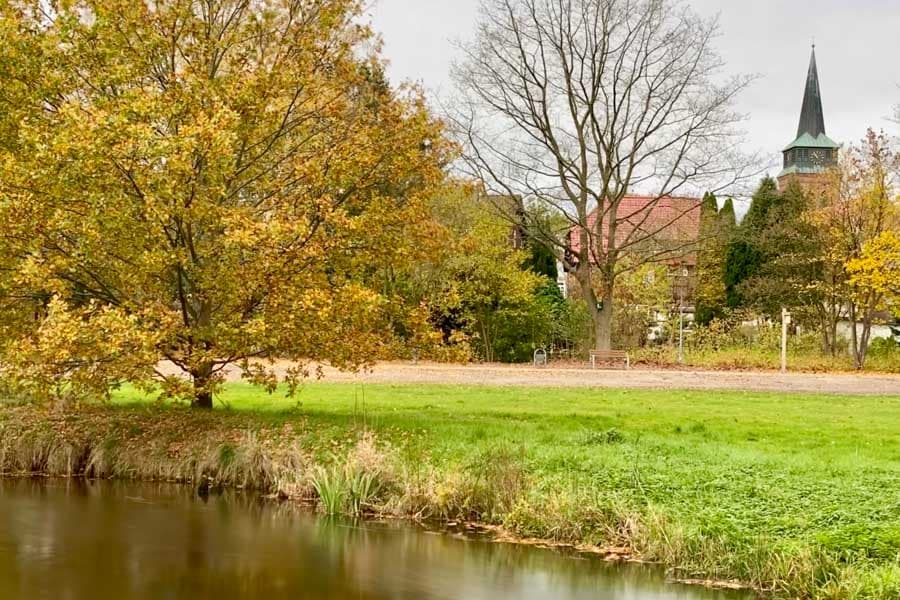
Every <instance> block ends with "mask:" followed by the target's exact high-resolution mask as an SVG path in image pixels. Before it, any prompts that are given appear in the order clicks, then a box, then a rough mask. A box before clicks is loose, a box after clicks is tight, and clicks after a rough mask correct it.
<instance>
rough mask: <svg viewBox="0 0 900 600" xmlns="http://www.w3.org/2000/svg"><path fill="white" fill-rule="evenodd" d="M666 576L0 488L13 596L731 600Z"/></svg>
mask: <svg viewBox="0 0 900 600" xmlns="http://www.w3.org/2000/svg"><path fill="white" fill-rule="evenodd" d="M747 597H748V596H747V595H746V594H736V593H726V592H716V591H709V590H705V589H701V588H691V587H687V586H679V585H674V584H669V583H666V582H665V580H664V578H663V577H662V575H661V574H660V573H659V571H658V570H656V569H649V568H642V567H636V566H635V567H632V566H627V567H622V566H614V565H610V564H607V563H605V562H603V561H601V560H597V559H593V558H583V557H577V556H572V555H565V554H561V553H558V552H554V551H550V550H542V549H538V548H531V547H525V546H516V545H509V544H499V543H492V542H489V541H486V540H473V539H460V538H458V537H455V536H450V535H445V534H436V533H432V532H428V531H425V530H423V529H421V528H419V527H415V526H411V525H408V524H402V523H377V522H352V521H343V520H334V519H324V518H321V517H316V516H315V515H311V514H309V513H306V512H304V511H302V510H299V509H297V508H296V507H293V506H289V505H280V504H277V503H274V502H271V501H266V500H263V499H258V498H254V497H252V496H244V495H238V494H226V495H221V496H210V497H209V498H206V499H201V498H198V497H196V495H194V494H193V493H192V492H191V490H190V489H188V488H185V487H182V486H174V485H155V484H151V485H148V484H141V485H136V484H123V483H109V482H105V483H100V482H84V481H77V480H71V481H70V480H33V479H13V480H0V598H3V599H19V598H22V599H26V598H27V599H29V600H37V599H45V598H46V599H53V600H57V599H61V600H68V599H72V600H75V599H82V598H85V599H87V598H90V599H91V600H112V599H115V600H120V599H128V598H136V599H145V598H146V599H153V600H167V599H182V598H184V599H188V598H190V599H204V598H214V599H216V600H230V599H244V598H261V599H266V600H269V599H274V598H292V599H309V600H318V599H329V600H350V599H354V600H406V599H409V600H413V599H415V600H437V599H465V600H482V599H485V600H487V599H491V600H505V599H509V600H512V599H516V600H531V599H535V600H536V599H542V600H547V599H562V600H574V599H579V600H580V599H588V598H590V599H595V598H602V599H609V600H626V599H627V600H663V599H664V600H712V599H717V600H725V599H729V600H732V599H743V598H747Z"/></svg>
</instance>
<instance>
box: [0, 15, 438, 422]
mask: <svg viewBox="0 0 900 600" xmlns="http://www.w3.org/2000/svg"><path fill="white" fill-rule="evenodd" d="M361 7H362V3H361V2H359V1H357V0H159V1H149V0H146V1H134V0H72V1H65V2H63V1H60V2H46V1H43V0H40V1H39V0H20V1H16V0H0V222H2V223H3V228H2V231H0V267H2V270H0V338H2V341H0V362H2V364H3V370H4V372H5V373H4V374H5V375H6V376H7V377H8V378H10V377H11V378H13V379H15V380H16V381H17V382H18V384H20V385H23V386H26V387H28V388H29V389H30V391H31V392H32V393H34V394H39V393H49V392H50V391H51V390H56V391H57V392H59V391H63V392H65V393H66V394H76V395H77V394H84V393H104V392H105V391H106V390H108V389H109V387H110V386H112V385H115V384H116V383H118V382H122V381H129V382H133V383H135V384H138V385H142V386H146V387H147V388H149V387H150V386H151V385H158V384H160V383H162V387H163V390H164V393H165V394H167V395H169V396H176V397H184V398H188V399H190V400H191V401H192V403H193V404H194V405H195V406H198V407H205V408H209V407H211V406H212V398H213V393H214V392H215V390H216V388H217V386H218V385H219V383H220V381H221V377H222V371H223V369H225V368H226V367H227V366H229V365H237V366H239V367H241V368H242V370H243V373H244V375H245V376H246V377H247V378H248V379H250V380H251V381H253V382H255V383H260V384H264V385H266V386H268V387H269V388H270V389H273V388H274V385H275V384H276V383H277V379H276V376H275V373H274V372H273V371H271V370H270V369H269V368H268V367H267V366H265V363H264V362H262V363H261V362H260V361H258V360H255V359H266V358H272V357H286V358H296V359H309V360H328V361H331V362H332V363H334V364H337V365H339V366H352V365H355V364H358V363H360V362H361V361H364V360H366V358H368V357H370V356H371V353H372V352H373V351H374V350H375V349H377V347H378V346H379V344H381V343H383V339H384V329H383V325H384V310H383V308H384V305H385V300H384V298H383V297H382V296H381V295H380V294H379V293H378V292H377V291H376V290H374V289H372V287H371V286H367V285H365V283H364V282H365V279H364V278H362V277H359V273H360V272H361V271H362V270H364V269H365V268H366V266H367V265H370V264H372V263H373V262H376V261H377V262H378V263H379V264H387V263H389V262H390V261H392V260H395V259H402V258H403V256H404V255H405V253H406V252H407V250H408V248H409V246H410V245H411V244H414V243H415V239H414V236H415V235H416V234H415V232H416V231H417V227H416V224H417V222H418V221H420V220H421V219H423V218H425V215H426V211H425V210H424V209H423V205H424V202H423V201H424V199H425V198H427V197H428V196H429V195H430V194H431V190H432V189H433V188H434V187H435V186H436V185H437V184H439V183H440V181H441V180H442V167H443V165H444V164H445V163H446V161H447V160H448V154H449V151H450V148H449V147H448V145H447V144H446V143H445V142H443V141H442V140H443V138H442V133H441V127H440V124H439V123H438V122H436V121H435V120H434V119H432V117H431V116H430V115H429V113H428V111H427V110H426V108H425V106H424V103H423V100H422V98H421V97H420V95H419V94H418V93H416V92H415V91H414V90H405V91H402V90H401V91H398V90H395V89H392V88H391V87H390V86H389V85H388V84H387V83H386V81H385V79H384V76H383V65H382V63H381V61H380V59H379V57H378V54H377V43H376V40H375V39H374V38H373V35H372V33H371V31H370V30H369V29H368V28H367V27H365V26H364V25H361V24H360V20H359V18H358V17H359V15H360V11H361ZM160 361H169V362H170V363H171V364H173V365H175V366H176V367H177V368H178V369H177V370H178V371H180V372H181V375H182V376H173V375H171V374H169V373H168V372H164V371H162V370H160V369H158V366H157V365H158V364H159V363H160ZM183 375H187V377H184V376H183ZM302 375H303V369H302V367H298V368H297V369H295V370H293V371H291V372H289V373H288V375H287V377H286V379H287V380H288V383H291V384H296V382H297V381H298V379H299V378H300V377H301V376H302Z"/></svg>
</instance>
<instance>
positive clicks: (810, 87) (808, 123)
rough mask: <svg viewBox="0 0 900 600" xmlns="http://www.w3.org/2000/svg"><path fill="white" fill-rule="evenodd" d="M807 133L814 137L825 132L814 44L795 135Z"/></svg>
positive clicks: (799, 135)
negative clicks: (798, 124)
mask: <svg viewBox="0 0 900 600" xmlns="http://www.w3.org/2000/svg"><path fill="white" fill-rule="evenodd" d="M804 133H808V134H809V135H811V136H812V137H814V138H817V137H819V136H820V135H822V134H824V133H825V114H824V112H823V111H822V92H821V90H820V89H819V70H818V68H817V67H816V45H815V44H813V47H812V56H810V59H809V72H808V73H807V74H806V91H805V92H804V94H803V108H802V110H801V111H800V126H799V127H798V128H797V137H798V138H799V137H801V136H802V135H803V134H804Z"/></svg>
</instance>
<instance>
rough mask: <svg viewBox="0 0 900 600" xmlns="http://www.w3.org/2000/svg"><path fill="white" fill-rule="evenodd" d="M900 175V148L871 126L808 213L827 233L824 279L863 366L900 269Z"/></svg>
mask: <svg viewBox="0 0 900 600" xmlns="http://www.w3.org/2000/svg"><path fill="white" fill-rule="evenodd" d="M898 177H900V153H898V151H897V150H896V149H895V147H894V145H893V142H892V140H891V139H890V138H888V137H887V136H886V135H885V134H883V133H876V132H875V131H873V130H871V129H870V130H869V131H868V133H867V135H866V137H865V138H864V139H863V140H862V142H861V143H860V144H859V145H856V146H851V147H850V148H848V149H847V150H845V151H844V153H843V156H842V157H841V161H840V163H839V164H838V166H837V167H836V168H835V169H833V170H832V171H831V172H830V173H829V174H828V176H827V178H826V180H825V184H824V185H823V186H822V187H821V189H818V190H815V191H813V192H812V198H813V207H812V208H811V210H810V213H809V215H808V219H809V221H810V223H811V224H813V225H814V226H815V228H816V230H817V231H818V234H819V235H820V236H821V250H820V262H821V264H822V265H823V269H822V270H823V272H824V273H825V274H826V275H827V277H824V278H823V279H822V280H821V283H820V285H821V286H823V287H824V288H825V289H827V290H828V291H829V296H828V297H836V298H839V299H838V300H835V302H837V303H840V304H842V305H843V306H842V312H844V313H845V314H846V317H847V318H848V319H849V321H850V348H851V354H852V355H853V360H854V362H855V364H856V367H857V368H858V369H862V368H863V367H864V366H865V361H866V355H867V353H868V348H869V342H870V341H871V333H872V325H873V324H874V320H875V317H876V315H877V313H878V312H879V311H881V310H882V309H884V308H886V304H885V302H886V300H888V299H889V298H890V297H891V295H892V289H893V287H894V286H893V284H892V283H890V282H888V281H887V279H889V278H890V276H891V274H892V273H897V272H898V269H897V266H896V263H895V259H894V258H892V253H893V251H894V250H895V248H894V240H895V238H896V232H897V231H898V230H900V196H898V183H900V181H898ZM886 278H887V279H886ZM831 290H834V291H831Z"/></svg>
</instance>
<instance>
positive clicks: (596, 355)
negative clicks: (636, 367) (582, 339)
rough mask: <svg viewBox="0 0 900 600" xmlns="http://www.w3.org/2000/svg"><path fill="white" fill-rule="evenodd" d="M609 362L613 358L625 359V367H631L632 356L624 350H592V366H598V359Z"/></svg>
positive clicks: (594, 367)
mask: <svg viewBox="0 0 900 600" xmlns="http://www.w3.org/2000/svg"><path fill="white" fill-rule="evenodd" d="M598 360H599V361H601V362H608V361H612V360H624V361H625V368H626V369H630V368H631V358H630V357H629V356H628V353H627V352H625V351H623V350H591V368H592V369H596V368H597V361H598Z"/></svg>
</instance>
